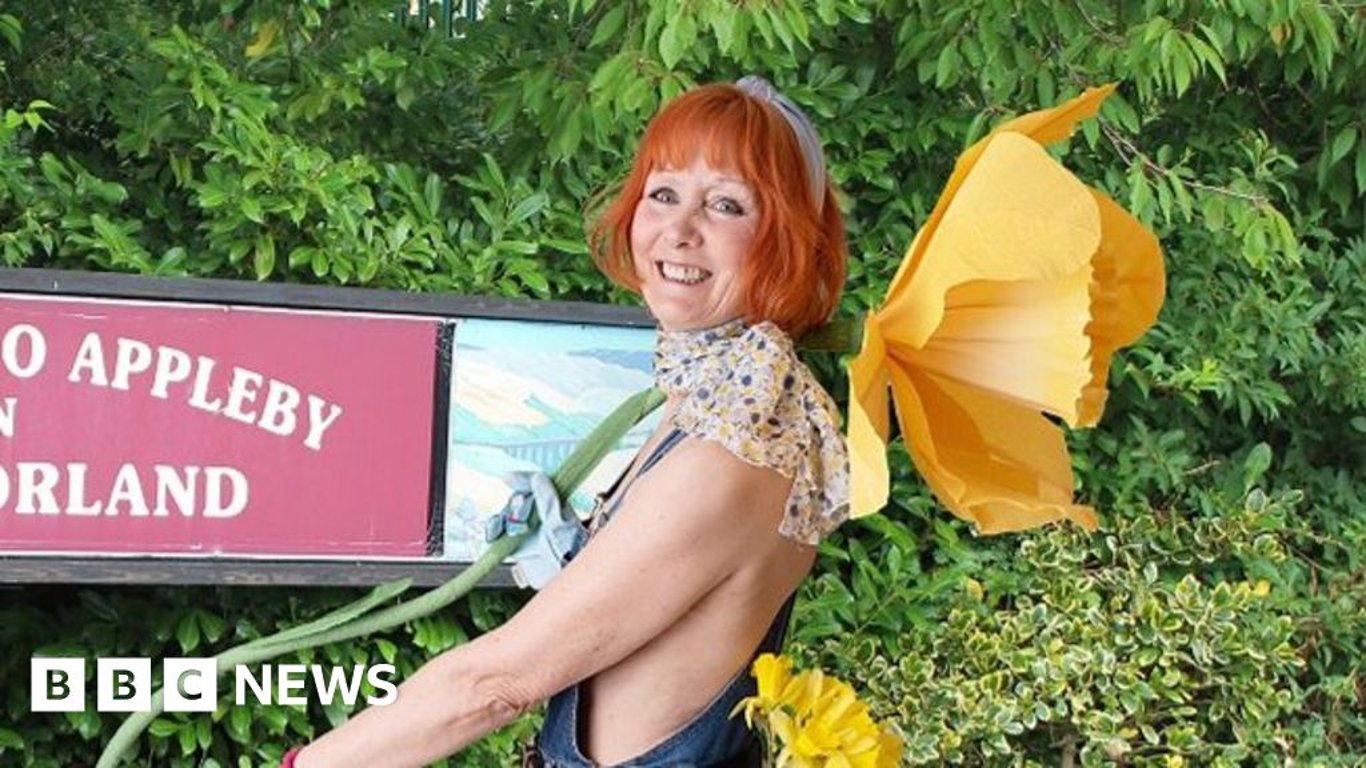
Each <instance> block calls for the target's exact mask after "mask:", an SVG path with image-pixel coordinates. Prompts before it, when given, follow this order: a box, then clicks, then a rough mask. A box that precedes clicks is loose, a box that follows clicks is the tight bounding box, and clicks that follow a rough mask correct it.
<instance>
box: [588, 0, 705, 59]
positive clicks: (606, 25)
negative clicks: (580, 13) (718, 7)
mask: <svg viewBox="0 0 1366 768" xmlns="http://www.w3.org/2000/svg"><path fill="white" fill-rule="evenodd" d="M722 15H728V14H722ZM625 26H626V5H625V4H624V3H623V4H619V5H616V6H613V7H612V9H611V10H609V11H608V12H607V13H605V14H603V16H602V19H601V20H600V21H598V26H597V28H596V29H594V30H593V39H592V40H590V41H588V47H589V48H600V47H602V46H603V45H604V44H606V43H609V42H613V41H615V40H616V39H617V36H618V35H620V34H621V30H622V28H623V27H625Z"/></svg>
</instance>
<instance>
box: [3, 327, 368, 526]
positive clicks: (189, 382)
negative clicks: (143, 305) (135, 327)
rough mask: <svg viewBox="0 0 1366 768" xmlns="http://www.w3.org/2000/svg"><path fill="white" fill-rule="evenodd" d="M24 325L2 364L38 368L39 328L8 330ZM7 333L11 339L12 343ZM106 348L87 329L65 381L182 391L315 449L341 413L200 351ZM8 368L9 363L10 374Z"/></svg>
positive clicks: (7, 430)
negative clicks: (222, 371) (223, 368)
mask: <svg viewBox="0 0 1366 768" xmlns="http://www.w3.org/2000/svg"><path fill="white" fill-rule="evenodd" d="M26 327H27V328H31V326H17V325H16V326H14V327H13V328H11V329H10V332H9V333H7V334H6V335H5V337H4V345H5V346H4V356H5V366H6V367H7V368H10V366H11V362H10V358H11V357H13V358H14V361H13V362H14V365H16V366H18V370H20V371H27V370H29V369H30V368H35V367H41V366H42V360H43V357H44V356H45V355H46V347H45V345H44V344H43V341H42V334H39V333H37V329H33V333H32V334H28V333H20V334H17V335H16V334H15V331H16V329H21V328H26ZM12 336H13V337H15V338H16V339H18V340H16V341H14V342H13V343H11V342H10V338H11V337H12ZM23 339H28V343H27V345H26V347H27V353H26V354H21V353H20V352H19V351H18V350H19V349H20V346H21V345H20V341H21V340H23ZM113 346H114V350H113V360H112V361H110V360H109V359H107V353H106V350H105V341H104V339H103V338H102V337H101V336H100V334H99V333H96V332H93V331H92V332H90V333H87V334H86V335H85V337H84V338H83V339H81V344H80V347H79V348H78V349H77V350H76V357H75V359H74V360H73V361H72V363H71V369H70V371H69V372H68V373H67V377H66V380H67V381H69V382H71V383H72V384H89V385H90V386H92V387H108V388H110V389H117V390H120V391H123V392H128V391H131V390H133V389H134V388H135V387H140V386H143V385H146V386H147V393H148V394H150V395H151V396H152V397H155V398H158V399H161V400H169V399H171V398H172V397H176V398H180V397H183V398H185V404H186V405H188V406H189V407H191V408H194V409H195V410H198V411H203V412H204V413H208V414H212V415H217V416H222V417H224V418H227V419H232V420H233V421H236V422H240V423H242V424H246V425H248V426H255V427H257V428H259V429H261V430H263V431H265V432H269V433H271V434H273V435H278V436H280V437H294V436H295V435H296V434H298V433H299V432H300V431H302V433H303V444H304V446H305V447H307V448H308V449H310V450H314V451H321V450H322V447H323V438H324V436H325V435H326V434H327V431H328V430H329V429H331V428H332V426H333V425H334V424H335V423H336V422H337V419H338V418H340V417H341V415H342V407H341V406H340V405H337V404H336V403H333V402H329V401H328V400H326V399H324V398H321V397H319V396H317V395H314V394H309V395H307V397H305V396H304V393H302V392H300V391H299V389H298V388H297V387H295V386H293V385H291V384H288V383H286V382H283V381H280V380H279V379H274V378H271V377H268V376H266V375H264V374H262V373H259V372H257V371H253V370H250V369H247V368H242V367H239V366H233V367H232V368H231V369H229V370H228V372H227V374H226V376H220V377H215V376H214V371H215V369H216V368H217V366H218V363H217V362H216V361H215V360H213V359H212V358H208V357H205V356H203V355H197V356H195V357H193V358H191V356H190V355H189V353H187V352H185V351H184V350H182V349H176V348H175V347H168V346H164V345H159V346H156V347H153V346H152V345H150V344H147V343H146V342H142V341H138V340H137V339H127V338H123V337H119V338H118V339H116V340H115V341H114V344H113ZM11 347H13V351H12V350H11ZM111 362H112V366H111ZM13 370H14V369H13V368H11V372H13ZM15 375H16V376H17V375H19V374H18V373H16V374H15ZM224 378H226V379H227V381H226V386H225V384H224V381H223V379H224ZM8 418H9V422H8V423H7V422H6V415H5V414H4V413H0V435H4V436H6V437H10V436H12V431H13V424H12V422H13V417H12V415H11V416H9V417H8ZM301 426H302V430H301V429H300V427H301ZM130 493H131V491H130ZM129 498H131V496H130V497H129ZM130 514H135V515H136V514H137V513H136V512H132V513H130Z"/></svg>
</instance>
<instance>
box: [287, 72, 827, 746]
mask: <svg viewBox="0 0 1366 768" xmlns="http://www.w3.org/2000/svg"><path fill="white" fill-rule="evenodd" d="M592 245H593V251H594V258H595V260H596V261H597V263H598V265H599V266H600V267H601V268H602V269H603V271H604V272H606V273H607V274H608V275H609V276H611V277H612V278H613V279H614V280H616V281H617V282H619V283H620V284H622V285H624V286H626V287H628V288H630V289H631V290H633V291H636V292H638V293H640V295H641V296H643V298H644V300H645V303H646V304H647V305H648V307H649V309H650V311H651V313H652V314H653V315H654V317H655V318H656V319H657V320H658V321H659V326H660V329H661V330H660V334H659V340H658V343H657V347H656V352H655V375H656V380H657V384H658V386H659V387H660V388H662V389H663V391H664V392H665V393H666V394H667V396H668V399H667V401H666V404H665V406H664V412H663V417H662V419H661V421H660V426H659V428H658V430H657V431H656V432H655V434H654V435H652V436H651V438H650V439H649V440H648V441H647V442H646V444H645V446H644V447H643V448H642V449H641V452H640V455H639V456H637V459H636V461H635V463H634V464H633V466H632V467H631V468H630V469H629V470H627V472H626V474H625V475H624V476H623V478H622V479H621V480H619V481H618V483H617V486H616V487H615V488H614V489H613V490H612V491H609V493H608V494H607V499H606V501H605V503H603V504H601V505H600V506H599V510H598V512H597V513H596V514H595V516H594V520H593V524H592V531H591V537H590V539H589V541H588V544H587V545H586V546H584V547H583V549H582V550H581V551H580V552H579V553H578V554H577V556H575V557H574V558H573V559H572V560H571V561H570V562H569V563H568V565H567V566H566V567H565V569H564V570H563V571H562V572H561V573H559V574H558V575H557V576H556V577H555V578H554V579H553V580H552V581H551V582H550V583H549V584H548V585H547V586H546V587H545V589H544V590H542V591H541V592H540V593H539V594H538V595H537V596H536V597H535V598H534V599H533V600H531V602H529V603H528V604H527V605H526V607H525V608H523V609H522V611H521V612H519V613H518V614H517V615H516V616H515V617H513V618H512V620H510V621H509V622H508V623H507V624H505V625H504V626H502V627H500V628H498V629H497V630H494V631H492V632H489V633H488V634H485V635H483V636H481V637H479V638H477V639H476V640H474V641H472V642H470V643H468V644H466V645H464V646H461V647H459V648H455V649H453V650H451V651H449V652H447V653H445V654H443V655H441V656H439V657H438V658H436V659H434V660H432V661H431V662H430V663H428V664H427V665H426V666H424V667H423V668H422V669H421V670H420V671H419V672H418V673H417V674H415V675H414V676H413V677H412V678H411V679H409V680H408V681H407V682H405V683H404V684H403V685H402V686H401V687H400V688H399V695H398V697H397V700H396V701H395V703H393V704H391V705H389V706H387V707H375V708H371V709H369V710H367V711H365V712H362V713H361V714H360V715H358V716H357V717H355V718H354V719H352V720H351V721H350V722H348V723H347V724H346V725H345V726H343V727H341V728H339V729H337V730H336V731H334V732H332V733H330V734H328V735H327V736H325V737H324V738H322V739H320V740H319V741H317V742H316V743H314V744H312V745H310V746H309V747H307V748H306V749H304V750H303V751H302V752H300V753H298V754H297V755H296V756H295V759H296V761H297V762H296V763H295V765H296V766H298V768H342V767H344V766H363V767H364V768H377V767H378V766H385V768H390V767H401V766H420V765H424V764H426V763H428V762H430V761H432V760H435V759H437V758H439V757H442V756H445V755H450V754H452V753H454V752H456V751H457V750H459V749H460V748H462V747H464V746H466V745H468V744H470V743H472V742H474V741H476V740H478V739H479V738H480V737H481V736H483V735H484V734H486V733H488V732H490V731H492V730H494V729H496V728H498V727H500V726H503V725H505V724H507V723H509V722H510V721H512V720H513V719H514V718H516V717H518V716H519V715H521V714H522V713H524V712H526V711H528V710H530V709H531V708H533V707H535V706H537V705H538V704H539V703H540V702H542V701H544V700H545V699H547V698H549V699H550V703H549V707H548V709H547V712H546V721H545V726H544V728H543V729H542V731H541V734H540V736H539V737H538V739H537V741H536V744H535V746H534V748H532V749H530V750H529V751H530V753H531V754H529V756H528V762H529V763H530V764H534V765H544V766H547V767H551V766H553V767H556V768H588V767H589V766H596V765H623V766H639V767H641V768H646V767H650V768H654V767H663V766H709V765H746V764H749V763H748V760H749V759H751V758H748V757H747V754H749V753H750V751H751V750H752V749H753V748H754V746H755V745H754V743H753V741H754V740H753V739H752V738H751V737H750V735H749V734H748V733H747V731H746V729H745V725H744V723H743V722H742V721H740V720H738V719H732V718H730V717H729V715H730V712H731V709H732V708H733V707H734V706H735V704H736V702H738V701H739V700H740V699H741V698H743V697H745V696H748V695H752V693H753V690H754V688H753V680H752V678H751V677H750V675H749V667H750V664H751V662H752V661H753V660H754V658H755V657H756V656H757V655H758V654H759V653H761V652H763V651H774V652H776V651H777V650H778V647H779V646H780V645H781V643H782V637H783V633H784V630H785V628H786V625H787V618H788V613H789V611H790V609H791V605H792V595H793V594H794V591H795V590H796V588H797V586H798V584H799V583H800V582H801V581H802V579H803V578H804V577H805V576H806V574H807V572H808V571H809V570H810V568H811V565H812V562H813V560H814V558H815V546H816V544H817V543H818V542H819V541H820V540H821V538H822V537H823V536H825V535H826V534H828V533H829V532H830V531H831V530H833V529H834V528H835V527H836V526H837V525H839V523H840V522H841V521H842V520H843V518H844V516H845V513H846V508H847V500H848V459H847V455H846V453H845V446H844V439H843V437H842V435H841V434H840V433H839V430H838V425H837V421H838V417H837V415H836V410H835V406H834V403H833V402H832V401H831V399H830V397H829V395H827V394H826V393H825V392H824V391H823V390H822V389H821V388H820V386H819V385H818V384H817V383H816V381H815V380H814V378H813V377H812V375H811V373H810V372H809V371H808V370H807V369H806V367H805V366H803V364H802V363H801V362H800V361H799V360H798V359H797V357H796V355H795V354H794V352H793V347H792V339H793V338H794V337H798V336H800V335H801V334H802V333H804V332H806V331H807V330H808V329H810V328H811V327H813V326H815V325H817V324H819V323H821V322H822V321H824V320H825V319H826V318H827V317H828V316H829V315H830V314H831V312H832V311H833V310H834V309H835V305H836V303H837V301H838V298H839V293H840V289H841V286H842V284H843V281H844V270H845V245H844V228H843V224H842V222H841V219H840V214H839V211H838V209H837V208H836V204H835V197H834V194H833V193H832V191H831V190H830V186H829V179H828V176H827V173H826V170H825V162H824V159H823V157H822V154H821V149H820V143H819V141H818V139H817V137H816V135H815V132H814V130H813V129H812V127H811V125H810V123H809V121H808V120H807V119H806V117H805V116H804V115H803V114H802V112H801V111H800V110H799V109H797V107H796V106H795V105H794V104H792V103H791V102H790V101H789V100H787V99H786V98H785V97H783V96H782V95H781V94H779V93H777V92H776V91H775V90H774V89H773V88H772V87H771V86H770V85H769V84H768V83H766V82H765V81H763V80H761V79H759V78H745V79H743V80H741V81H740V82H739V83H737V84H736V85H710V86H705V87H701V88H697V89H695V90H692V91H690V92H688V93H686V94H684V95H683V96H681V97H679V98H678V99H676V100H674V101H673V102H671V103H670V104H669V105H668V106H667V107H666V108H665V109H664V110H663V111H662V112H661V113H660V114H659V115H657V116H656V117H655V118H654V120H653V121H652V122H651V123H650V125H649V127H648V128H647V130H646V132H645V136H644V138H643V140H642V142H641V145H640V148H639V151H638V155H637V157H636V160H635V165H634V167H633V168H632V170H631V173H630V175H629V176H628V177H627V178H626V180H625V182H624V183H623V185H622V188H621V190H620V193H619V194H618V196H617V197H616V199H615V201H614V202H612V203H611V204H610V205H609V206H608V208H607V209H606V210H605V212H604V213H603V215H602V217H601V218H600V220H599V221H598V223H597V225H596V226H595V227H594V229H593V233H592ZM609 521H610V524H607V523H608V522H609Z"/></svg>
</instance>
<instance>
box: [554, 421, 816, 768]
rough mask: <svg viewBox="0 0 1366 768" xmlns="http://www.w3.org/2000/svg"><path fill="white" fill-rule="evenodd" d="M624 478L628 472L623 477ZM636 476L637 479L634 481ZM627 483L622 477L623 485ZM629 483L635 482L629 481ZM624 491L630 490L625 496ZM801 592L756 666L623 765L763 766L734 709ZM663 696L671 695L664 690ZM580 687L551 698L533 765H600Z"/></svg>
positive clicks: (777, 642) (670, 438) (658, 451)
mask: <svg viewBox="0 0 1366 768" xmlns="http://www.w3.org/2000/svg"><path fill="white" fill-rule="evenodd" d="M683 437H684V433H683V432H682V431H680V430H677V429H675V430H673V431H671V432H670V433H669V434H668V435H666V436H665V437H664V439H663V440H662V441H660V443H659V445H658V446H656V447H655V449H654V451H653V452H651V454H650V455H649V456H648V457H647V458H646V459H645V462H644V463H643V464H641V467H640V471H639V472H637V473H636V477H637V478H638V477H640V475H643V474H645V472H647V471H648V470H649V469H650V468H651V467H653V466H654V465H655V464H656V463H658V462H659V460H660V459H661V458H663V456H664V454H665V453H667V452H668V451H669V449H671V448H673V447H674V446H675V445H677V444H678V442H679V441H680V440H682V439H683ZM623 477H624V476H623ZM634 481H635V479H634V478H633V479H632V482H634ZM620 483H621V478H618V480H617V484H620ZM628 487H629V484H628ZM615 490H616V486H615V485H614V486H613V487H612V488H611V489H609V490H608V491H607V492H606V493H605V494H604V497H610V496H611V495H612V494H613V493H614V492H615ZM623 495H624V494H623ZM620 501H621V500H620V498H618V499H617V501H616V502H615V503H614V504H613V505H612V508H611V509H609V510H605V511H604V512H603V514H602V515H601V516H600V517H598V518H596V519H595V520H594V523H595V528H596V527H601V525H603V524H605V523H606V522H607V520H608V519H610V518H611V515H612V514H614V513H615V512H616V508H617V506H618V505H619V504H620ZM795 599H796V596H795V595H794V596H793V597H790V598H788V600H787V602H786V603H784V604H783V607H782V608H781V609H779V611H778V615H777V617H775V618H774V620H773V624H772V625H770V626H769V628H768V633H767V634H765V635H764V639H763V640H762V641H761V642H760V643H759V647H758V649H757V650H755V652H754V654H753V655H752V656H751V657H750V662H751V663H750V664H746V665H745V667H744V668H743V669H741V670H740V671H739V672H737V673H736V674H735V676H734V677H733V678H731V680H730V682H728V683H727V684H726V686H725V687H724V688H722V689H721V691H720V692H718V693H717V694H716V697H715V698H713V699H712V701H711V703H710V704H708V705H707V707H706V708H705V709H703V710H702V712H701V713H699V714H698V715H697V716H696V717H694V718H693V719H692V720H690V721H688V722H687V723H686V724H684V725H683V726H682V727H681V728H680V729H679V730H678V731H677V732H675V733H674V734H673V735H672V736H669V737H668V738H666V739H664V741H662V742H660V743H659V744H656V745H655V746H654V747H651V748H650V749H649V750H647V751H646V752H645V754H643V755H638V756H636V757H633V758H631V759H629V760H627V761H626V762H623V763H617V764H616V765H617V766H621V768H627V767H629V768H703V766H737V767H738V766H748V765H759V757H758V754H759V753H758V752H757V749H758V746H759V745H758V742H757V739H754V738H752V734H751V733H750V731H749V730H748V729H747V728H746V727H745V721H744V718H743V717H739V716H737V717H735V718H730V717H728V715H730V711H731V710H732V709H734V708H735V705H736V704H737V703H738V702H739V701H740V700H741V699H743V698H745V697H747V696H753V695H754V694H755V690H756V689H755V682H754V678H753V677H752V676H751V675H750V666H751V665H752V663H753V660H754V659H755V658H757V657H758V656H759V654H761V653H765V652H768V653H778V652H779V651H780V650H781V648H782V644H783V636H784V634H785V633H786V630H787V620H788V616H789V615H790V614H791V612H792V603H793V601H794V600H795ZM660 695H667V693H661V694H660ZM578 715H579V686H578V685H573V686H571V687H569V688H567V689H565V690H563V691H561V692H560V693H558V694H556V695H555V696H554V697H553V698H551V699H550V704H549V705H548V707H547V709H546V715H545V724H544V725H543V726H542V728H541V733H540V735H539V736H538V737H537V739H536V747H535V758H539V762H536V759H535V758H533V760H532V762H533V764H537V765H542V766H545V768H595V767H596V766H597V763H594V762H593V761H591V760H589V759H588V758H586V757H584V755H583V752H581V751H580V750H579V743H578Z"/></svg>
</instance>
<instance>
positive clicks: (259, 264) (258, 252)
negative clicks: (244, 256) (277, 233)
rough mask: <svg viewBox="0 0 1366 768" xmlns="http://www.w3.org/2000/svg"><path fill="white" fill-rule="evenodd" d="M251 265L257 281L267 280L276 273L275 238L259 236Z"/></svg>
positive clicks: (265, 235) (264, 235) (265, 234)
mask: <svg viewBox="0 0 1366 768" xmlns="http://www.w3.org/2000/svg"><path fill="white" fill-rule="evenodd" d="M251 264H252V269H254V270H255V272H256V279H257V280H265V279H266V278H267V277H270V275H271V273H272V272H274V271H275V238H274V237H272V236H271V235H270V234H268V233H263V234H260V235H257V237H256V248H255V250H254V251H253V252H252V261H251Z"/></svg>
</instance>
